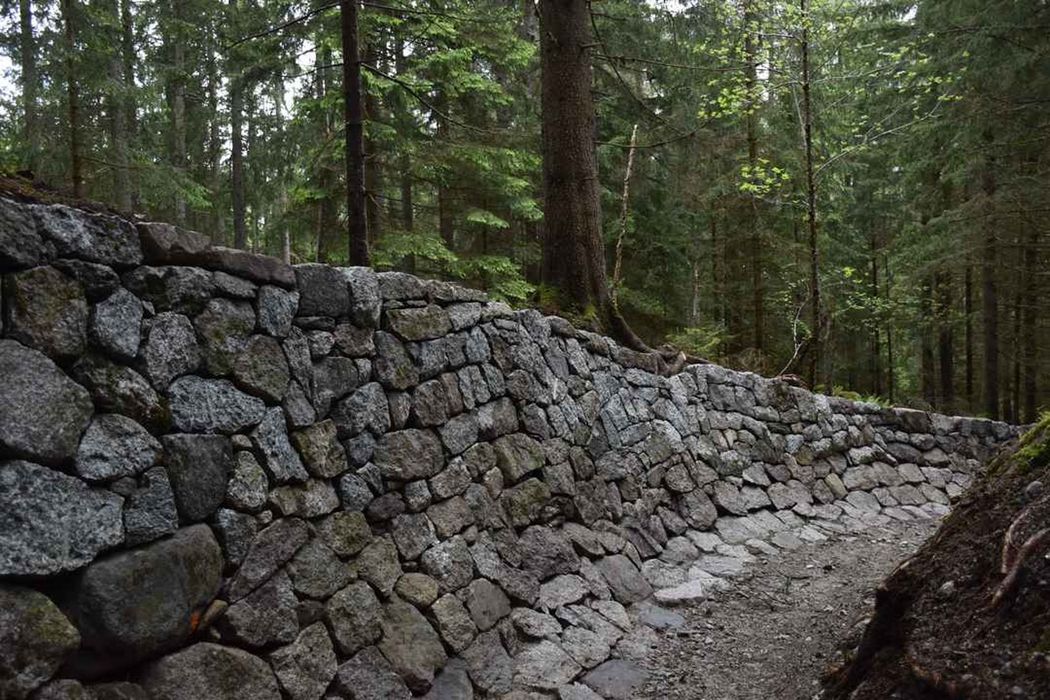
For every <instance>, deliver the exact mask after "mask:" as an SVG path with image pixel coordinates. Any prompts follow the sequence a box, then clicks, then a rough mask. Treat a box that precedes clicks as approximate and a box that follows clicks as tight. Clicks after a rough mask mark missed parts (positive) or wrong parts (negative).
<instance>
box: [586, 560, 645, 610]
mask: <svg viewBox="0 0 1050 700" xmlns="http://www.w3.org/2000/svg"><path fill="white" fill-rule="evenodd" d="M595 566H597V567H598V571H599V572H601V575H602V577H604V578H605V581H606V582H607V583H608V584H609V588H610V589H611V590H612V593H613V596H615V598H616V600H618V601H619V602H621V603H623V604H624V605H628V604H630V603H637V602H638V601H640V600H644V599H645V598H647V597H649V596H650V595H651V594H652V592H653V589H652V587H651V586H650V585H649V582H648V581H646V580H645V578H644V577H642V574H641V572H639V571H638V568H637V567H636V566H635V565H634V564H633V563H632V562H631V560H630V559H628V558H627V557H625V556H623V555H622V554H614V555H612V556H608V557H602V558H601V559H599V560H598V561H597V562H595Z"/></svg>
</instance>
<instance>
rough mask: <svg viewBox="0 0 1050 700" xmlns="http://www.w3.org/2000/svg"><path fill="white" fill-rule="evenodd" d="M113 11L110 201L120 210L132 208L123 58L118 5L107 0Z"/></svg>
mask: <svg viewBox="0 0 1050 700" xmlns="http://www.w3.org/2000/svg"><path fill="white" fill-rule="evenodd" d="M107 5H108V7H107V9H108V10H109V11H110V12H111V14H112V18H111V19H112V30H111V31H110V32H109V37H108V38H109V42H108V44H109V50H110V55H109V61H108V65H107V69H108V71H109V88H108V93H109V94H108V95H107V96H106V102H107V107H108V111H109V130H110V141H111V146H112V151H113V153H112V160H113V164H112V166H111V167H112V171H113V203H114V204H116V206H117V208H118V209H120V210H121V211H122V212H130V211H131V178H130V176H129V172H128V135H127V114H126V112H125V107H126V101H125V99H124V93H125V91H126V90H128V86H127V85H125V84H124V78H123V76H124V70H123V61H122V57H121V51H120V45H121V30H120V27H121V9H120V7H119V6H118V4H117V0H111V1H110V2H109V3H107Z"/></svg>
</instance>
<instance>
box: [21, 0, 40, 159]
mask: <svg viewBox="0 0 1050 700" xmlns="http://www.w3.org/2000/svg"><path fill="white" fill-rule="evenodd" d="M18 14H19V51H20V57H19V58H20V60H21V68H22V119H23V122H22V137H23V138H24V139H25V143H26V155H25V167H26V169H28V170H29V171H31V172H35V171H36V169H37V152H38V150H39V143H40V142H39V140H38V139H39V136H38V134H37V131H38V129H39V126H38V123H37V121H38V116H37V104H36V100H37V97H36V95H37V87H38V85H37V83H38V80H39V78H38V77H37V72H36V37H35V36H34V35H33V5H32V2H31V0H19V3H18Z"/></svg>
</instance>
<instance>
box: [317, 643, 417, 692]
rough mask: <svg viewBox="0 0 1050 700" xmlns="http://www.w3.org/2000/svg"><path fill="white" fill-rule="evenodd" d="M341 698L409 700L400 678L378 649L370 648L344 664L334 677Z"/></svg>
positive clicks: (405, 687) (406, 688) (406, 689)
mask: <svg viewBox="0 0 1050 700" xmlns="http://www.w3.org/2000/svg"><path fill="white" fill-rule="evenodd" d="M335 688H336V690H337V691H338V692H339V694H340V695H339V696H340V697H344V698H354V700H409V698H411V697H412V693H410V692H409V690H408V687H407V686H406V685H405V682H404V681H403V680H401V676H399V675H397V673H396V672H395V671H394V669H393V667H392V666H391V665H390V662H389V661H387V660H386V659H385V658H384V657H383V654H382V652H380V651H379V649H377V648H376V647H367V648H365V649H362V650H361V651H360V652H358V653H357V654H356V655H355V656H354V657H353V658H352V659H350V660H349V661H347V662H346V663H344V664H342V665H341V666H340V667H339V671H338V673H337V674H336V677H335Z"/></svg>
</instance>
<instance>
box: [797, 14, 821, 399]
mask: <svg viewBox="0 0 1050 700" xmlns="http://www.w3.org/2000/svg"><path fill="white" fill-rule="evenodd" d="M799 3H800V7H801V10H802V21H803V24H802V48H801V51H802V134H803V140H804V142H805V144H804V146H805V163H806V223H807V227H808V232H809V295H810V300H809V303H810V317H809V318H810V332H811V333H812V336H811V337H812V342H811V347H810V353H809V380H810V385H811V386H816V381H817V378H818V372H819V370H820V368H821V362H822V359H823V358H822V355H823V348H822V347H821V346H822V345H823V343H824V337H823V336H824V329H823V311H822V309H821V299H820V250H819V248H818V247H817V186H816V180H815V178H814V173H813V102H812V96H811V88H810V72H809V24H808V21H809V9H808V4H809V3H808V1H807V0H799Z"/></svg>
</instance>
